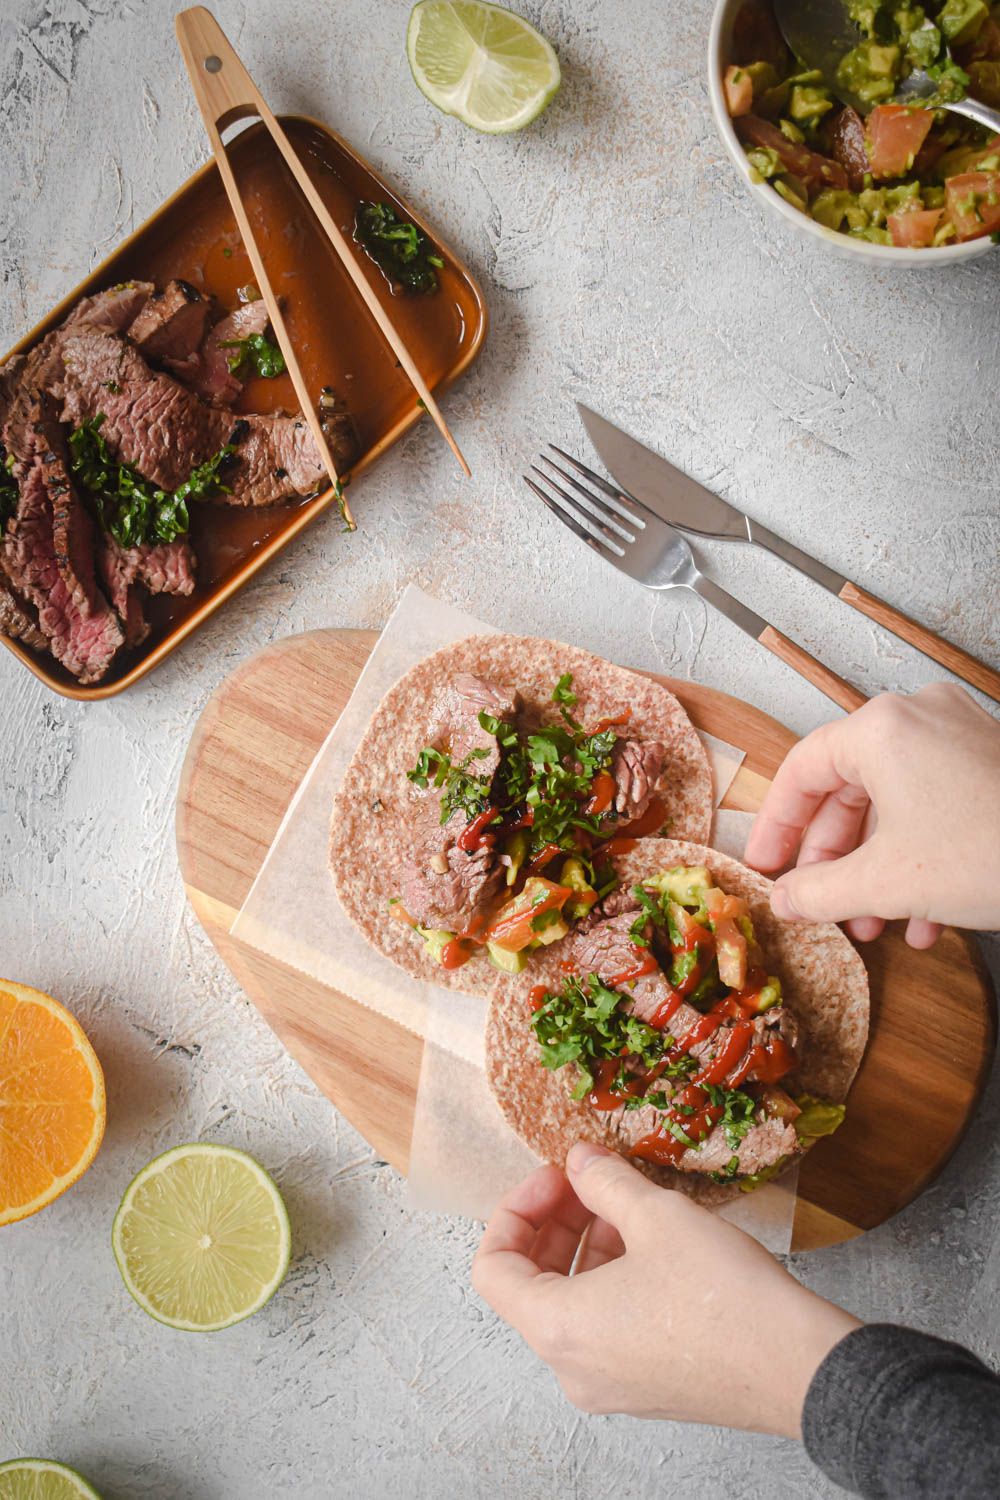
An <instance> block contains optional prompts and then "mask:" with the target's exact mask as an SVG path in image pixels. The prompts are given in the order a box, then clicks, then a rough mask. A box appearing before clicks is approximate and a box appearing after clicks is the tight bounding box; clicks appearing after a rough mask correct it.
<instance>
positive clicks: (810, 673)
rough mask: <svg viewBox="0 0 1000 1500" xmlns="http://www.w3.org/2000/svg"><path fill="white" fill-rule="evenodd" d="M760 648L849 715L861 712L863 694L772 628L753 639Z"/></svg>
mask: <svg viewBox="0 0 1000 1500" xmlns="http://www.w3.org/2000/svg"><path fill="white" fill-rule="evenodd" d="M757 639H758V641H759V642H760V644H761V645H762V646H766V647H767V649H768V651H770V652H772V653H773V654H774V655H775V656H777V657H778V658H779V660H781V661H783V662H785V663H786V665H787V666H789V667H792V668H793V669H794V671H796V672H798V674H799V676H800V677H804V678H805V679H806V681H807V682H811V683H812V685H813V687H818V688H819V690H820V692H821V693H825V694H826V696H827V697H828V698H832V699H833V701H834V703H836V704H839V706H840V707H841V708H843V709H846V710H847V712H848V713H853V712H854V710H855V709H856V708H861V707H862V705H863V704H865V703H867V702H868V699H867V698H866V697H865V695H864V693H859V692H858V690H857V688H856V687H852V686H851V684H850V683H849V682H845V681H844V679H843V678H842V677H838V676H837V674H836V672H831V671H830V668H829V667H824V665H823V663H822V662H821V661H817V660H816V658H815V656H810V655H809V652H808V651H806V650H805V649H804V647H802V646H798V645H796V643H795V642H794V641H790V640H789V639H788V636H787V635H782V633H781V631H780V630H775V628H774V626H773V625H765V627H764V629H763V630H762V631H761V633H760V635H759V636H758V637H757Z"/></svg>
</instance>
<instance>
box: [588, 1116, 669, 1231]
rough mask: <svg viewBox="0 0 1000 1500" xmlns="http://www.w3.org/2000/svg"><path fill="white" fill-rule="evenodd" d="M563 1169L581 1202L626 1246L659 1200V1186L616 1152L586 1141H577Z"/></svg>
mask: <svg viewBox="0 0 1000 1500" xmlns="http://www.w3.org/2000/svg"><path fill="white" fill-rule="evenodd" d="M566 1172H567V1175H568V1177H569V1180H570V1182H571V1183H572V1185H573V1190H574V1192H575V1193H576V1195H577V1197H578V1198H579V1199H580V1201H581V1203H584V1204H586V1206H587V1208H589V1209H591V1210H592V1211H593V1213H594V1214H596V1215H597V1217H598V1218H600V1219H604V1220H605V1221H606V1223H608V1224H610V1225H612V1226H613V1227H614V1228H615V1229H617V1230H618V1232H619V1234H620V1235H621V1237H622V1239H623V1240H624V1242H625V1244H626V1245H627V1244H628V1243H629V1237H630V1236H631V1235H634V1234H637V1233H639V1232H640V1231H641V1229H642V1228H643V1227H644V1225H645V1224H646V1223H648V1220H649V1215H650V1213H651V1212H653V1211H654V1210H655V1208H656V1206H657V1205H658V1204H659V1203H660V1201H661V1196H662V1193H663V1189H662V1188H658V1187H654V1186H653V1184H652V1183H651V1182H649V1181H648V1180H647V1179H646V1178H645V1177H643V1176H642V1174H641V1173H639V1172H637V1171H636V1170H635V1168H634V1167H630V1166H629V1164H628V1162H627V1161H625V1159H624V1157H621V1156H619V1155H618V1153H617V1152H616V1151H608V1150H606V1149H605V1147H603V1146H596V1145H594V1144H593V1143H592V1142H590V1141H577V1143H576V1145H575V1146H573V1147H572V1148H571V1149H570V1153H569V1155H568V1156H567V1158H566Z"/></svg>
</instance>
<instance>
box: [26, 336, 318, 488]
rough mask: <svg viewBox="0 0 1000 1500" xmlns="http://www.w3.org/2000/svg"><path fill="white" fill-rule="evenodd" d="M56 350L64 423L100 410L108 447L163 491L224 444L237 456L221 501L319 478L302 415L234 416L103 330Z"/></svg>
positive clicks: (312, 484)
mask: <svg viewBox="0 0 1000 1500" xmlns="http://www.w3.org/2000/svg"><path fill="white" fill-rule="evenodd" d="M59 353H60V361H61V364H62V370H61V373H60V374H59V375H58V377H57V378H56V380H55V381H54V382H53V385H52V387H51V389H52V390H53V391H54V393H55V394H56V395H57V396H58V397H59V398H60V400H61V402H62V418H63V421H65V422H70V423H72V425H73V426H79V425H80V424H81V423H82V422H84V421H87V420H88V419H93V418H95V417H96V416H98V415H99V414H100V413H103V414H104V419H105V420H104V422H103V423H102V425H101V434H102V436H103V437H104V439H105V441H106V442H107V443H108V446H109V447H110V448H111V450H112V452H113V453H114V454H115V455H116V456H117V457H118V458H119V459H122V460H124V462H126V463H129V464H132V465H133V467H134V468H136V469H138V471H139V473H140V474H142V475H144V476H145V478H146V479H149V480H151V481H152V483H153V484H156V485H159V486H160V487H161V488H162V489H165V490H175V489H177V488H178V486H179V485H181V484H182V483H183V482H184V481H185V480H186V479H187V478H188V476H189V475H190V474H191V471H192V470H193V469H195V468H197V467H198V465H199V464H203V463H205V462H206V461H207V460H208V459H210V458H212V457H214V456H215V454H216V453H218V451H219V449H220V448H223V447H225V446H226V445H227V444H230V443H231V444H232V445H233V446H234V447H236V449H237V452H236V453H235V454H234V455H233V457H232V460H231V462H230V463H229V464H227V466H226V469H225V473H224V475H223V478H224V481H225V483H226V484H227V485H229V486H230V490H231V493H230V494H228V495H220V496H219V497H218V499H219V500H220V501H221V502H224V503H226V504H228V505H277V504H279V503H280V502H281V501H282V500H288V499H291V498H293V497H295V496H298V495H309V494H312V493H313V492H314V491H316V490H318V489H320V488H321V487H322V486H323V485H324V483H325V482H326V470H325V469H324V467H323V465H322V463H321V461H320V457H319V453H318V452H317V449H316V445H315V443H314V442H313V438H312V434H311V433H310V431H309V428H308V426H307V425H306V422H305V420H304V419H303V418H302V417H264V416H257V415H249V416H245V417H239V418H236V419H234V418H233V416H232V415H230V414H229V413H227V412H224V411H219V410H217V409H216V408H215V407H211V406H208V405H206V404H205V402H204V401H201V400H199V399H198V397H197V396H195V395H193V394H192V392H191V391H189V390H186V389H185V387H184V386H182V385H181V384H180V383H179V382H178V381H176V380H174V379H173V378H172V376H170V375H166V374H164V373H163V372H162V371H158V370H152V369H150V367H149V365H148V364H147V363H146V361H145V360H144V359H143V357H142V355H141V354H140V353H139V351H138V350H137V349H135V348H134V347H133V346H132V345H131V344H129V343H128V342H127V341H125V340H123V339H118V338H114V337H113V336H111V335H109V334H102V333H93V332H91V331H90V330H87V329H84V330H83V331H81V332H80V333H78V334H70V335H69V336H67V337H64V338H63V339H62V341H61V347H60V351H59Z"/></svg>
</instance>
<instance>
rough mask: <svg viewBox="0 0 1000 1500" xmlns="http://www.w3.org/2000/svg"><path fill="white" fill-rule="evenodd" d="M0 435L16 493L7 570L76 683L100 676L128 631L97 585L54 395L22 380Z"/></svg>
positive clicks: (87, 526)
mask: <svg viewBox="0 0 1000 1500" xmlns="http://www.w3.org/2000/svg"><path fill="white" fill-rule="evenodd" d="M3 441H4V446H5V447H6V449H7V452H8V453H10V454H12V455H13V457H14V459H15V464H14V470H13V473H14V477H15V478H16V480H17V483H18V489H19V492H20V499H19V503H18V509H17V514H16V516H15V517H14V519H13V520H12V521H11V522H10V524H9V526H8V528H7V535H6V537H5V538H4V541H3V552H4V568H5V571H6V573H7V574H8V575H9V577H10V579H11V581H12V583H13V584H14V586H15V588H16V589H17V590H18V591H19V592H20V593H21V594H22V595H23V596H24V598H25V599H27V600H29V601H30V602H31V604H32V605H33V606H34V608H35V609H36V610H37V612H38V624H39V627H40V629H41V631H42V632H43V634H44V635H45V636H46V638H47V640H48V643H49V647H50V649H51V651H52V654H53V655H54V656H55V657H56V659H57V660H58V661H60V662H62V663H63V665H64V666H65V667H66V668H67V669H68V670H69V671H70V672H71V673H72V674H73V676H74V677H77V678H79V680H80V681H81V682H84V683H89V682H98V681H99V680H100V679H101V678H102V677H103V676H104V674H105V673H106V672H107V670H108V667H109V666H110V664H111V662H112V660H113V658H114V656H115V654H116V652H117V651H118V649H119V647H120V646H122V645H123V644H124V639H125V637H124V632H123V630H122V627H121V625H120V624H119V622H118V619H117V617H116V615H115V613H114V611H113V610H112V609H111V608H110V607H109V605H108V603H107V600H106V599H105V598H104V596H103V594H102V593H101V591H100V589H99V588H98V586H97V581H96V577H95V573H94V550H93V549H94V534H93V522H92V521H91V519H90V516H89V515H88V514H87V512H86V511H85V510H84V509H83V506H82V504H81V502H80V499H79V497H78V496H77V494H76V492H75V490H74V489H73V486H72V483H71V482H70V477H69V467H68V462H67V456H66V451H65V444H64V441H63V436H62V432H61V430H60V428H59V424H58V421H57V420H56V415H55V410H54V407H53V403H52V401H51V398H49V397H47V396H41V395H34V394H32V392H31V391H30V390H29V389H27V388H25V387H22V389H21V390H20V391H19V392H18V393H17V395H16V396H15V398H14V400H13V402H12V404H11V406H10V408H9V410H8V414H7V419H6V421H5V423H4V427H3Z"/></svg>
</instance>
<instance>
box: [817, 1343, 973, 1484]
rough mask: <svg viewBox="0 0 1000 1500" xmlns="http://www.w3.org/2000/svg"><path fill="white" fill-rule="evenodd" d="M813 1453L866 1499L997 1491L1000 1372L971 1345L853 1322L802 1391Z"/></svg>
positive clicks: (826, 1468) (824, 1467)
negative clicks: (851, 1329) (971, 1350)
mask: <svg viewBox="0 0 1000 1500" xmlns="http://www.w3.org/2000/svg"><path fill="white" fill-rule="evenodd" d="M802 1436H803V1440H804V1442H805V1445H806V1449H807V1451H808V1453H809V1456H810V1458H811V1459H812V1460H813V1462H814V1463H815V1464H817V1465H818V1466H819V1468H821V1469H822V1470H823V1471H824V1473H826V1474H827V1475H829V1477H830V1478H831V1479H833V1480H834V1481H835V1482H836V1483H837V1484H839V1485H842V1486H843V1487H844V1489H846V1490H850V1491H853V1492H854V1493H855V1494H858V1495H863V1496H864V1497H865V1500H997V1497H998V1496H1000V1377H998V1376H996V1375H995V1374H994V1373H993V1372H992V1371H991V1370H989V1369H988V1368H987V1367H986V1365H984V1364H983V1363H982V1361H981V1360H978V1359H977V1358H976V1356H975V1355H974V1354H970V1353H969V1351H968V1350H967V1349H962V1348H961V1347H960V1346H959V1345H958V1344H949V1343H946V1342H945V1341H944V1340H943V1339H936V1338H931V1336H930V1335H929V1334H925V1333H916V1332H914V1331H913V1330H912V1329H909V1328H895V1327H893V1326H892V1325H890V1324H887V1323H872V1324H869V1325H868V1326H866V1327H863V1328H856V1329H855V1330H854V1332H853V1333H849V1334H848V1335H847V1337H846V1338H845V1339H842V1340H841V1342H840V1343H839V1344H837V1345H836V1347H835V1348H833V1349H832V1350H831V1351H830V1353H829V1354H828V1355H827V1357H826V1359H825V1360H824V1361H823V1363H822V1364H821V1365H820V1367H819V1369H818V1370H817V1372H816V1374H815V1376H814V1377H813V1380H812V1384H811V1385H810V1387H809V1391H808V1394H807V1396H806V1401H805V1406H804V1408H803V1412H802Z"/></svg>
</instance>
